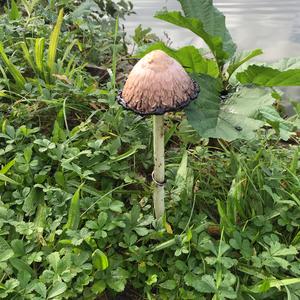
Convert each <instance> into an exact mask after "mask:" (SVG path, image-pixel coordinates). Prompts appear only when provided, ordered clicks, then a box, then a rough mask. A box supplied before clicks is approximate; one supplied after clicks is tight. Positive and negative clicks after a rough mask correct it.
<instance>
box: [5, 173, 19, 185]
mask: <svg viewBox="0 0 300 300" xmlns="http://www.w3.org/2000/svg"><path fill="white" fill-rule="evenodd" d="M0 181H4V182H9V183H11V184H14V185H20V184H19V183H18V182H16V181H15V180H13V179H11V178H9V177H7V176H6V175H4V174H1V173H0Z"/></svg>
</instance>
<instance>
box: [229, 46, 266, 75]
mask: <svg viewBox="0 0 300 300" xmlns="http://www.w3.org/2000/svg"><path fill="white" fill-rule="evenodd" d="M261 54H263V51H262V50H261V49H255V50H252V51H241V52H238V53H236V54H235V55H234V57H233V58H232V59H231V61H230V64H229V67H228V69H227V72H228V75H229V77H230V76H231V75H232V74H233V73H234V72H235V71H236V70H237V69H238V68H239V67H240V66H241V65H243V64H244V63H246V62H247V61H249V60H250V59H252V58H253V57H255V56H258V55H261Z"/></svg>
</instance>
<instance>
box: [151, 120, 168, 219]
mask: <svg viewBox="0 0 300 300" xmlns="http://www.w3.org/2000/svg"><path fill="white" fill-rule="evenodd" d="M153 151H154V171H153V181H154V185H155V186H154V192H153V202H154V211H155V217H156V219H159V218H161V217H162V216H163V215H164V213H165V200H164V197H165V191H164V182H165V141H164V117H163V115H162V116H153Z"/></svg>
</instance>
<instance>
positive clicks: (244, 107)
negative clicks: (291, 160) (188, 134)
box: [185, 75, 274, 141]
mask: <svg viewBox="0 0 300 300" xmlns="http://www.w3.org/2000/svg"><path fill="white" fill-rule="evenodd" d="M195 79H196V80H197V81H198V82H199V86H200V89H201V91H200V94H199V96H198V99H197V100H195V101H193V102H192V103H191V104H190V105H189V106H188V107H187V108H186V109H185V112H186V114H187V117H188V121H189V122H190V124H191V125H192V126H193V127H194V129H195V130H196V131H197V132H198V133H199V134H200V135H201V136H202V137H206V138H208V137H213V138H222V139H224V140H227V141H232V140H235V139H251V138H253V137H254V136H255V134H254V131H255V130H257V129H258V128H260V127H261V126H262V125H263V124H264V123H263V122H262V121H261V120H260V119H259V116H258V113H259V111H260V110H261V109H262V108H264V107H266V106H271V105H272V104H273V102H274V99H273V97H272V96H271V95H270V94H269V93H268V91H266V90H263V89H258V88H256V89H250V88H246V87H243V88H241V89H240V90H239V91H237V92H235V93H234V94H232V95H231V96H229V97H228V98H227V99H226V101H225V103H222V102H221V99H220V97H219V96H220V92H221V90H222V85H221V84H220V81H218V80H217V79H214V78H212V77H209V76H204V75H200V76H198V77H195Z"/></svg>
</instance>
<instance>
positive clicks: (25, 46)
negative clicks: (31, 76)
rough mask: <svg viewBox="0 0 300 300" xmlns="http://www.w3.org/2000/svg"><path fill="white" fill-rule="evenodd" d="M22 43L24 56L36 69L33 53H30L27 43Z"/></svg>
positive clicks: (33, 68)
mask: <svg viewBox="0 0 300 300" xmlns="http://www.w3.org/2000/svg"><path fill="white" fill-rule="evenodd" d="M20 45H21V48H22V50H23V54H24V58H25V59H26V60H27V62H28V63H29V65H30V67H31V69H32V70H35V65H34V62H33V60H32V58H31V55H30V53H29V50H28V47H27V45H26V43H25V42H22V43H21V44H20Z"/></svg>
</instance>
